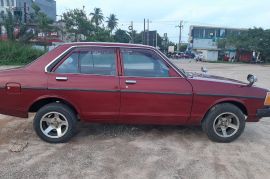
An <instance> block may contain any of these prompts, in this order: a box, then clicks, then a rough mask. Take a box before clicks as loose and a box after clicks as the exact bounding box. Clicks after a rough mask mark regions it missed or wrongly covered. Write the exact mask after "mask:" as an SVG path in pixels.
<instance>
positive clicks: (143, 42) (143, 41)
mask: <svg viewBox="0 0 270 179" xmlns="http://www.w3.org/2000/svg"><path fill="white" fill-rule="evenodd" d="M142 38H143V39H142V44H143V45H144V44H145V19H143V36H142Z"/></svg>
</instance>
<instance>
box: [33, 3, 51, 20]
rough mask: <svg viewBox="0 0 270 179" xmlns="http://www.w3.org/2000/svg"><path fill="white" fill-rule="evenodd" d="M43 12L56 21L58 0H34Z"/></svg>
mask: <svg viewBox="0 0 270 179" xmlns="http://www.w3.org/2000/svg"><path fill="white" fill-rule="evenodd" d="M33 2H34V3H36V4H37V5H38V6H39V7H40V10H41V12H43V13H45V14H46V15H47V16H48V17H49V18H50V19H52V20H53V21H56V1H55V0H33Z"/></svg>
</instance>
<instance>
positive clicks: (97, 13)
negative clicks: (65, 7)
mask: <svg viewBox="0 0 270 179" xmlns="http://www.w3.org/2000/svg"><path fill="white" fill-rule="evenodd" d="M90 16H92V18H91V22H93V23H95V25H96V26H99V25H100V24H101V23H102V22H103V20H104V16H103V13H102V10H101V9H100V8H95V9H94V12H92V13H90Z"/></svg>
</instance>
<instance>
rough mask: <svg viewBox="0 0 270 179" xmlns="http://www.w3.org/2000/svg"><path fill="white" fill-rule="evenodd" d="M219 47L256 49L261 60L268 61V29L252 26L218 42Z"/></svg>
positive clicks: (269, 55)
mask: <svg viewBox="0 0 270 179" xmlns="http://www.w3.org/2000/svg"><path fill="white" fill-rule="evenodd" d="M218 45H219V47H220V48H236V49H238V50H246V51H256V52H259V53H260V54H261V57H262V59H263V60H265V61H268V62H270V30H264V29H262V28H253V29H248V30H247V31H243V32H241V33H240V34H232V35H230V36H228V37H227V38H226V39H222V40H220V41H219V42H218Z"/></svg>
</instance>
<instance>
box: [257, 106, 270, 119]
mask: <svg viewBox="0 0 270 179" xmlns="http://www.w3.org/2000/svg"><path fill="white" fill-rule="evenodd" d="M257 116H258V117H260V118H261V117H270V107H268V108H263V109H258V110H257Z"/></svg>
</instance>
